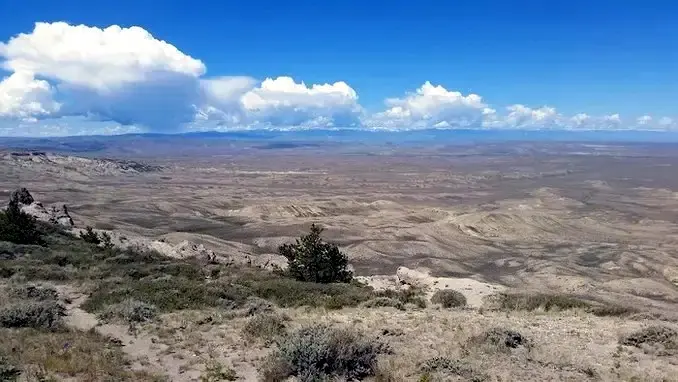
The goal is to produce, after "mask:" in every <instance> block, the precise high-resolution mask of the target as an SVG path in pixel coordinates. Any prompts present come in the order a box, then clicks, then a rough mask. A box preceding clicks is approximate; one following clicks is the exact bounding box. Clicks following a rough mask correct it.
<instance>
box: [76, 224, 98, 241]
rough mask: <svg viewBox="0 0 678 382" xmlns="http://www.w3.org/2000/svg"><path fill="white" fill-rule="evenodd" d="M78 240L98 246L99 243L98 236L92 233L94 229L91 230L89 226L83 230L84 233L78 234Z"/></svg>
mask: <svg viewBox="0 0 678 382" xmlns="http://www.w3.org/2000/svg"><path fill="white" fill-rule="evenodd" d="M80 238H81V239H82V240H84V241H85V242H87V243H90V244H94V245H99V244H100V243H101V239H100V238H99V235H97V233H96V232H94V229H92V227H91V226H87V227H86V228H85V232H80Z"/></svg>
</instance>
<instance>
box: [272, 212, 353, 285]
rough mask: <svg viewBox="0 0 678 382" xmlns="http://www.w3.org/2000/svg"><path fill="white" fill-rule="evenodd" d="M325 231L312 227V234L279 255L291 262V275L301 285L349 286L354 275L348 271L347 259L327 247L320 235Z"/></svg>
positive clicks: (282, 250)
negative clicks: (333, 284) (303, 283)
mask: <svg viewBox="0 0 678 382" xmlns="http://www.w3.org/2000/svg"><path fill="white" fill-rule="evenodd" d="M322 231H323V229H322V228H321V227H318V226H316V225H315V224H313V225H311V233H309V234H308V235H306V236H302V237H301V238H299V239H297V240H296V243H295V244H283V245H281V246H280V248H279V252H280V255H282V256H285V258H287V262H288V266H289V267H288V270H287V272H288V273H289V275H290V276H291V277H293V278H295V279H297V280H299V281H307V282H315V283H348V282H351V280H352V279H353V273H352V272H351V271H350V270H349V269H348V257H347V256H346V255H345V254H343V253H342V252H341V251H339V247H337V245H335V244H330V243H325V242H324V241H323V240H322V239H321V237H320V235H321V234H322Z"/></svg>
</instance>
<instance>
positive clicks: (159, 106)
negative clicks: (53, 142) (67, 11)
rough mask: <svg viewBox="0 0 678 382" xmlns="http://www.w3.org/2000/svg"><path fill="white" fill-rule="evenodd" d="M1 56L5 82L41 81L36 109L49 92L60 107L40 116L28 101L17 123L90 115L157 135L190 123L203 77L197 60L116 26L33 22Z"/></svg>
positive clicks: (3, 46) (6, 45)
mask: <svg viewBox="0 0 678 382" xmlns="http://www.w3.org/2000/svg"><path fill="white" fill-rule="evenodd" d="M0 56H2V57H3V58H4V61H3V63H2V67H3V68H4V69H5V70H8V71H11V72H14V74H12V75H11V76H10V78H12V77H14V76H17V75H19V76H21V78H23V79H30V78H33V77H39V78H41V80H39V81H36V80H34V81H33V82H34V84H36V87H39V88H40V89H45V90H42V91H41V95H42V98H41V99H40V100H41V102H40V104H41V105H50V101H49V100H48V96H49V94H51V92H49V91H48V90H47V89H51V88H52V87H56V89H58V95H59V97H60V100H63V105H62V107H60V108H55V107H53V105H54V103H51V105H52V107H48V108H45V107H43V108H42V109H39V108H38V107H36V104H35V101H33V104H32V105H33V106H31V107H30V108H29V109H28V110H27V112H26V113H24V115H22V117H29V114H30V117H45V116H46V115H47V114H50V113H51V114H53V116H55V117H59V116H62V115H88V116H89V117H90V118H93V119H98V120H111V121H115V122H118V123H120V124H123V125H132V124H139V125H144V126H147V127H148V128H150V129H152V130H163V131H165V130H172V129H176V128H178V127H180V126H181V124H183V123H186V122H190V121H191V120H192V119H193V115H194V113H195V106H194V104H195V103H196V102H197V101H199V99H200V95H201V91H200V83H199V76H200V75H202V74H203V73H204V72H205V66H204V64H203V63H202V62H201V61H200V60H196V59H194V58H192V57H190V56H188V55H186V54H184V53H182V52H180V51H179V50H178V49H177V48H175V47H174V46H172V45H170V44H168V43H166V42H164V41H161V40H158V39H155V38H154V37H153V36H152V35H151V34H150V33H148V32H147V31H145V30H144V29H142V28H139V27H130V28H121V27H119V26H117V25H113V26H110V27H107V28H104V29H100V28H96V27H88V26H85V25H77V26H76V25H69V24H67V23H64V22H55V23H36V24H35V28H34V29H33V31H32V32H31V33H22V34H19V35H17V36H15V37H13V38H11V39H10V40H9V41H8V42H7V43H0ZM47 81H50V82H52V83H53V84H54V86H52V85H51V84H50V83H48V82H47ZM29 101H30V100H29ZM5 104H8V105H11V103H6V102H5V101H3V105H5ZM27 104H28V105H31V104H30V103H27ZM3 107H5V106H3ZM27 107H28V106H25V107H23V108H24V109H25V108H27ZM12 108H13V109H16V108H17V107H16V106H14V107H12ZM57 111H58V112H59V113H58V114H57V115H54V114H56V112H57Z"/></svg>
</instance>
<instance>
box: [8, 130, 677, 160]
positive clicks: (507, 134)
mask: <svg viewBox="0 0 678 382" xmlns="http://www.w3.org/2000/svg"><path fill="white" fill-rule="evenodd" d="M511 141H526V142H540V141H543V142H597V143H614V142H619V143H622V142H624V143H629V142H639V143H678V132H652V131H565V130H558V131H555V130H536V131H535V130H531V131H528V130H410V131H397V132H395V131H369V130H358V129H343V130H342V129H337V130H325V129H312V130H295V131H270V130H256V131H237V132H191V133H180V134H162V133H144V134H124V135H113V136H73V137H54V138H18V137H4V138H3V137H0V149H5V150H40V151H50V152H68V153H119V154H124V153H129V154H145V155H157V154H159V153H162V152H165V151H167V150H170V151H171V152H172V153H174V154H181V153H182V152H183V153H186V154H196V153H199V152H201V151H204V152H210V153H215V152H219V151H223V150H226V149H228V150H227V151H228V152H229V153H236V152H237V151H238V150H244V149H248V150H252V149H258V150H285V149H297V150H299V149H305V150H313V149H316V150H317V149H318V148H322V147H335V148H336V147H338V146H345V147H384V146H407V147H414V146H418V145H423V146H430V145H455V144H474V143H498V142H511Z"/></svg>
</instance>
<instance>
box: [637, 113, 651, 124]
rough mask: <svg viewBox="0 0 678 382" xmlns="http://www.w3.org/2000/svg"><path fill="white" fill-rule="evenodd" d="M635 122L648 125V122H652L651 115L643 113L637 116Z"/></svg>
mask: <svg viewBox="0 0 678 382" xmlns="http://www.w3.org/2000/svg"><path fill="white" fill-rule="evenodd" d="M636 123H637V124H638V125H640V126H645V125H649V124H650V123H652V117H650V116H649V115H643V116H642V117H638V119H637V120H636Z"/></svg>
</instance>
